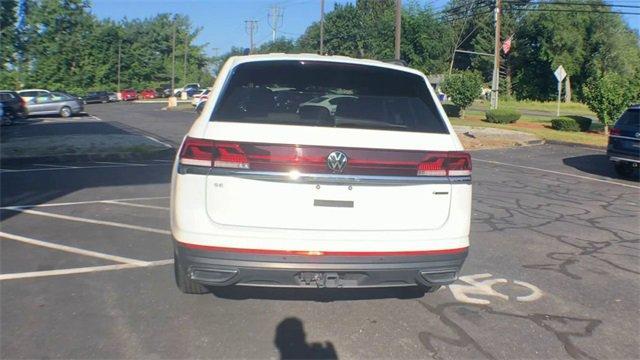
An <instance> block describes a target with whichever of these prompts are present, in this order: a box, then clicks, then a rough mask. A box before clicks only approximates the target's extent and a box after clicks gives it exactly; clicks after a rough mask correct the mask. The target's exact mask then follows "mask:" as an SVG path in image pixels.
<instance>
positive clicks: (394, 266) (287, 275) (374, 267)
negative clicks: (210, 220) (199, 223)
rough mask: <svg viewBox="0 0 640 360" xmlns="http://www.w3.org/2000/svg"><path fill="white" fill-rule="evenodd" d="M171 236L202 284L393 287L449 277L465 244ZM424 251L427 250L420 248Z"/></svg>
mask: <svg viewBox="0 0 640 360" xmlns="http://www.w3.org/2000/svg"><path fill="white" fill-rule="evenodd" d="M188 246H189V245H187V244H182V243H179V242H177V241H174V248H175V252H176V259H177V261H179V262H180V264H181V265H182V267H183V268H185V269H187V271H188V274H189V276H190V277H191V279H192V280H194V281H197V282H200V283H202V284H205V285H213V286H226V285H245V286H273V287H313V288H316V287H341V288H359V287H397V286H415V285H425V286H434V285H446V284H450V283H452V282H454V281H455V280H456V279H457V277H458V273H459V272H460V269H461V268H462V264H463V263H464V260H465V259H466V257H467V248H463V249H454V250H447V251H438V252H434V255H430V254H427V255H422V254H421V255H397V254H396V255H367V256H362V255H357V256H353V255H346V256H334V255H322V256H309V255H295V254H294V255H288V254H284V255H275V254H269V255H265V254H257V253H249V252H233V251H209V250H202V249H193V248H189V247H188ZM425 253H426V252H425Z"/></svg>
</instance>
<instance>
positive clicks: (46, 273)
mask: <svg viewBox="0 0 640 360" xmlns="http://www.w3.org/2000/svg"><path fill="white" fill-rule="evenodd" d="M155 106H157V107H159V106H158V105H155ZM92 108H93V107H92ZM94 110H95V113H96V114H99V115H98V116H99V117H100V118H101V119H104V120H105V121H118V122H122V123H123V124H127V125H128V126H134V127H136V128H139V129H142V130H144V131H147V132H151V133H154V135H155V136H156V137H161V138H164V139H170V140H172V141H176V142H179V141H180V139H181V138H182V136H183V135H184V133H185V132H186V129H188V127H189V126H190V123H191V121H192V120H190V119H193V118H194V114H191V113H181V112H165V111H159V110H156V108H155V107H154V106H153V105H133V104H105V105H99V106H96V107H95V109H90V111H92V112H93V111H94ZM189 117H190V118H189ZM473 158H474V170H473V173H474V174H473V178H474V204H473V219H472V231H471V249H470V254H469V258H468V260H467V262H466V264H465V266H464V268H463V272H462V274H461V275H462V276H461V279H460V280H459V281H458V282H456V284H454V285H451V286H449V287H445V288H442V289H440V290H439V291H437V292H435V293H432V294H426V295H424V294H420V293H418V292H416V291H414V290H411V289H394V290H388V289H387V290H385V289H372V290H357V291H351V290H340V289H329V290H327V289H320V290H309V289H301V290H298V289H272V288H247V287H236V288H230V289H226V290H223V291H218V292H216V294H215V295H214V294H209V295H202V296H197V295H184V294H181V293H180V292H179V291H178V290H177V289H176V287H175V285H174V280H173V268H172V265H171V259H172V244H171V238H170V235H169V211H168V208H169V200H168V196H169V182H170V175H171V164H170V163H168V162H159V161H145V162H142V161H141V162H122V163H117V162H116V163H111V164H100V163H76V164H40V165H37V164H28V165H24V166H22V167H13V168H4V169H2V173H1V176H2V188H1V189H2V207H3V209H2V210H0V215H1V216H2V227H1V230H0V231H1V232H0V239H1V241H0V256H1V257H0V260H1V266H0V270H1V272H2V274H0V290H1V293H2V301H1V304H0V315H1V317H2V319H1V320H2V321H0V330H1V333H2V337H1V338H0V356H1V357H3V358H41V357H56V358H96V357H97V358H124V357H127V358H140V357H158V358H194V357H201V358H205V357H207V358H208V357H216V358H275V357H279V356H283V357H287V356H292V357H296V358H302V357H311V356H316V357H327V356H334V355H335V356H337V357H340V358H372V357H375V358H406V359H414V358H427V357H429V358H431V357H432V358H438V359H457V358H489V359H492V358H575V359H598V358H638V357H639V356H640V350H639V349H640V340H638V339H639V338H638V336H637V335H638V333H637V329H638V328H639V327H640V319H639V318H638V313H637V309H638V308H639V306H640V277H639V276H638V275H639V274H640V264H639V260H638V259H639V258H640V227H639V224H640V215H639V214H640V196H639V195H640V184H638V183H637V182H632V181H626V180H621V179H617V178H615V177H613V173H612V172H611V171H610V170H607V169H608V168H604V167H610V164H608V162H607V161H606V157H605V155H604V153H603V152H601V151H598V150H590V149H585V148H581V147H569V146H560V145H544V146H536V147H529V148H517V149H505V150H485V151H477V152H474V153H473ZM47 168H48V169H49V170H46V169H47ZM19 205H37V206H26V207H17V208H16V207H15V206H19ZM11 206H14V207H11ZM17 274H20V275H17ZM16 277H22V278H16Z"/></svg>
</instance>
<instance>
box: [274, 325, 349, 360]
mask: <svg viewBox="0 0 640 360" xmlns="http://www.w3.org/2000/svg"><path fill="white" fill-rule="evenodd" d="M306 337H307V334H305V332H304V327H303V325H302V321H301V320H300V319H298V318H294V317H290V318H286V319H284V320H282V322H280V324H278V327H277V328H276V337H275V339H274V343H275V345H276V347H277V348H278V350H279V351H280V358H281V359H338V354H337V353H336V349H335V348H334V347H333V344H332V343H331V342H330V341H325V342H324V343H310V344H309V343H307V339H306Z"/></svg>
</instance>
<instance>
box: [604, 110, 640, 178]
mask: <svg viewBox="0 0 640 360" xmlns="http://www.w3.org/2000/svg"><path fill="white" fill-rule="evenodd" d="M607 155H608V156H609V159H610V160H611V161H613V162H615V169H616V172H617V173H618V175H620V176H623V177H632V176H635V177H637V176H638V165H639V164H640V104H638V105H633V106H631V107H630V108H628V109H627V111H625V112H624V114H622V116H620V119H618V121H616V124H615V125H614V126H613V129H611V131H610V133H609V146H607Z"/></svg>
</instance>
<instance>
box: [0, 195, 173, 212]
mask: <svg viewBox="0 0 640 360" xmlns="http://www.w3.org/2000/svg"><path fill="white" fill-rule="evenodd" d="M168 198H169V197H168V196H154V197H139V198H124V199H106V200H88V201H73V202H63V203H49V204H34V205H13V206H4V207H0V209H2V210H18V209H24V208H40V207H54V206H72V205H84V204H99V203H103V202H105V201H146V200H161V199H168Z"/></svg>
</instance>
